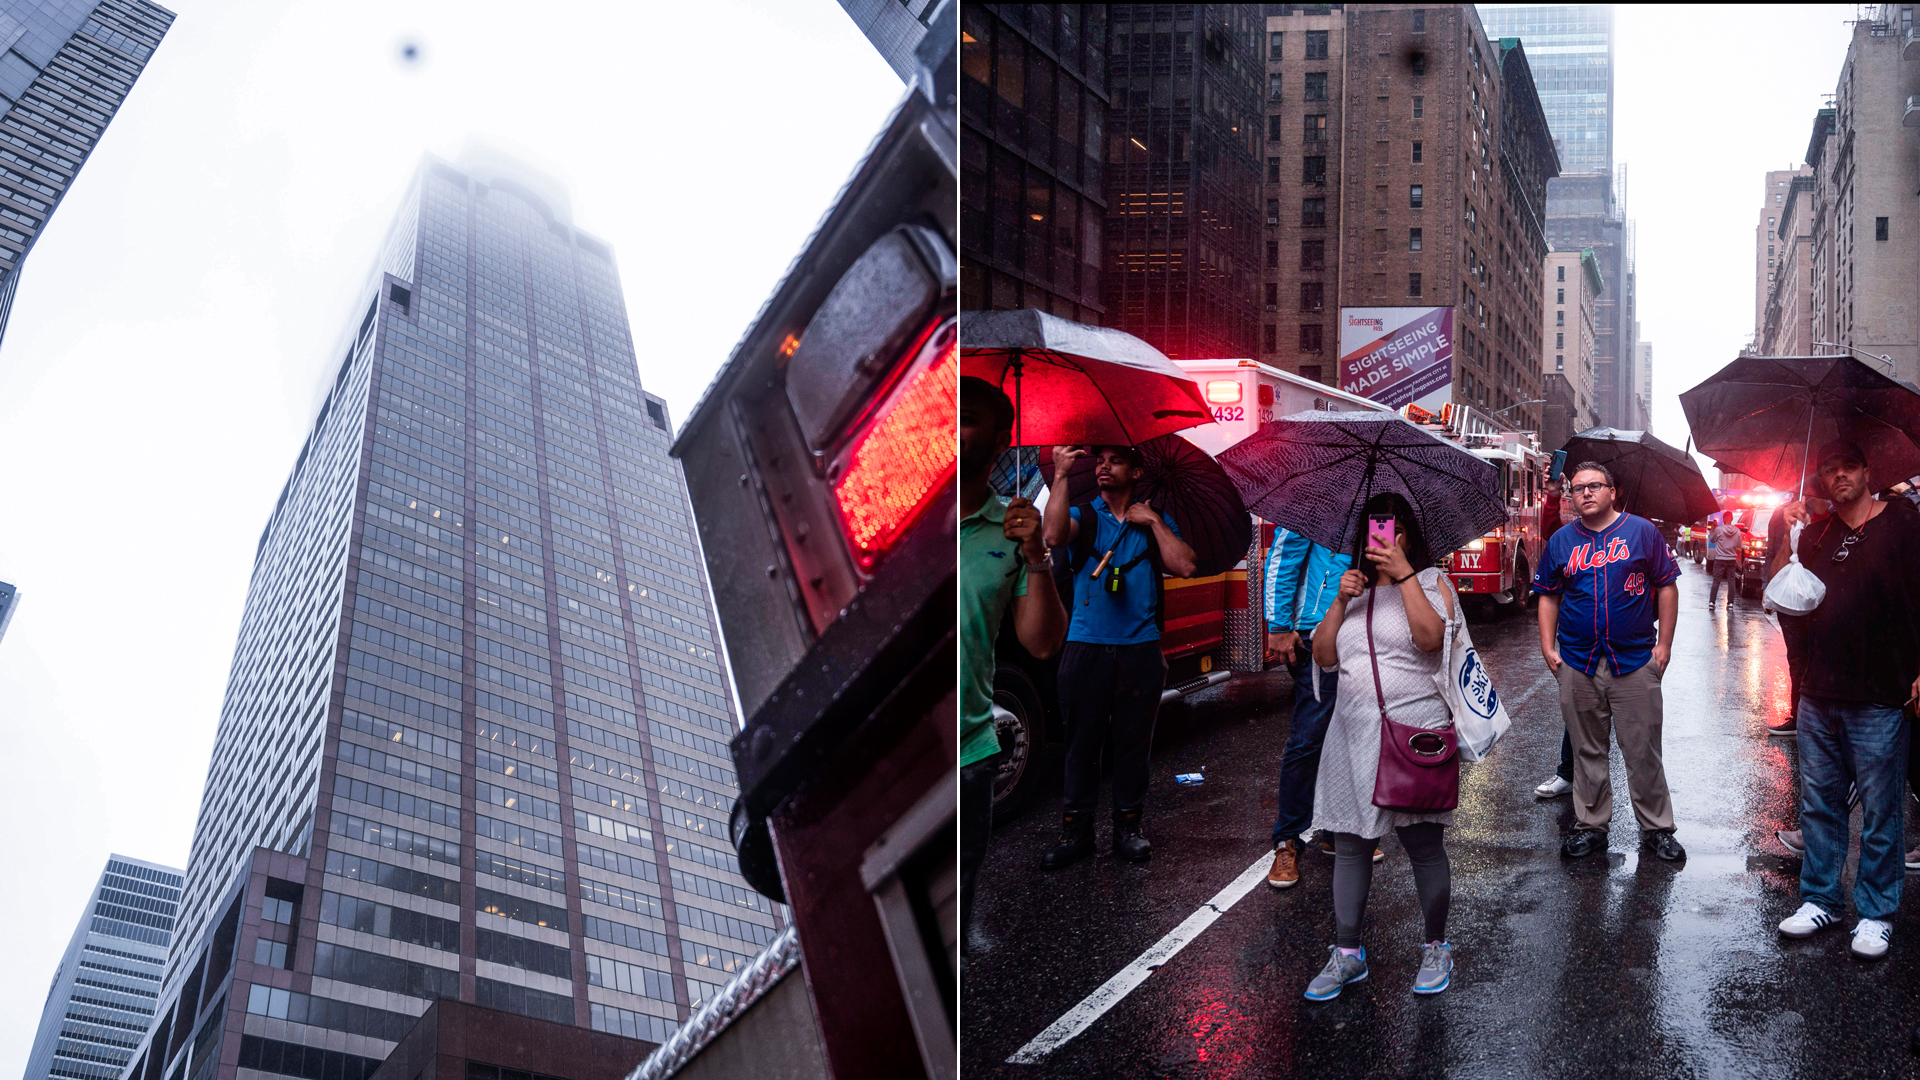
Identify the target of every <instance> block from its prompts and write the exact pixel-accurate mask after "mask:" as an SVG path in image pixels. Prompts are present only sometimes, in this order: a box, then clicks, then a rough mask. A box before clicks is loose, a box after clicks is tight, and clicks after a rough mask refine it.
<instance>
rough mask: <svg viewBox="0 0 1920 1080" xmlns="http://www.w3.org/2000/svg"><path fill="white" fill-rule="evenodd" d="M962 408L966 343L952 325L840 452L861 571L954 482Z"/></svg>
mask: <svg viewBox="0 0 1920 1080" xmlns="http://www.w3.org/2000/svg"><path fill="white" fill-rule="evenodd" d="M959 405H960V349H959V339H958V336H957V335H956V334H955V333H954V324H953V323H952V322H951V321H949V322H948V323H947V324H946V325H945V326H942V327H941V328H940V329H939V330H938V331H937V332H936V333H934V334H932V335H930V336H929V337H928V339H927V341H926V343H925V344H924V345H922V346H921V348H920V350H919V355H917V356H915V357H914V359H913V361H912V363H911V364H910V365H909V366H908V368H907V370H906V371H905V372H904V373H903V374H902V375H901V377H900V378H899V380H898V381H897V382H896V383H895V384H894V387H893V390H892V391H891V392H890V393H889V394H888V395H887V397H886V398H885V400H883V401H882V402H881V403H880V406H879V408H877V409H875V410H873V411H872V412H871V413H869V414H868V416H867V418H866V419H865V420H864V421H863V422H862V424H861V426H860V428H859V429H858V430H857V431H856V432H855V434H854V435H853V437H852V438H851V439H850V440H849V441H848V443H847V448H846V449H845V450H844V451H842V452H841V454H840V455H839V460H840V462H841V469H840V477H839V479H838V480H837V481H836V482H835V483H834V486H833V496H834V501H835V503H836V505H837V506H838V508H839V511H840V524H841V527H842V529H843V530H845V532H846V536H847V545H848V546H849V547H850V548H852V549H853V554H854V558H855V560H856V561H857V562H858V563H859V564H860V569H862V570H871V569H873V567H874V564H876V563H878V562H879V561H880V558H881V556H883V555H885V554H886V552H887V549H888V548H889V547H892V546H893V542H894V541H895V540H897V539H899V537H900V535H901V534H902V533H904V532H905V531H906V529H907V526H909V525H911V524H913V522H914V520H915V519H916V518H918V517H919V516H920V514H921V512H922V511H924V510H925V509H926V507H927V505H928V504H929V503H930V502H932V496H933V495H934V493H935V492H936V491H938V490H939V488H940V486H941V485H942V484H944V483H949V482H951V481H952V479H953V473H954V465H955V462H956V461H957V459H958V455H959V442H958V438H957V436H956V435H955V433H954V427H953V418H954V415H955V414H956V412H957V411H958V410H959Z"/></svg>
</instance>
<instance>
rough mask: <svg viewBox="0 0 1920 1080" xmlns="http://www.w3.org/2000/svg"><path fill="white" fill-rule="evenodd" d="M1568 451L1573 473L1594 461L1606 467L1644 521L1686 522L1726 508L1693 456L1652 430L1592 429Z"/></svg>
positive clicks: (1570, 442) (1629, 506) (1623, 501)
mask: <svg viewBox="0 0 1920 1080" xmlns="http://www.w3.org/2000/svg"><path fill="white" fill-rule="evenodd" d="M1566 450H1567V471H1568V472H1572V471H1573V470H1574V467H1575V466H1577V465H1579V464H1581V463H1583V462H1588V461H1591V462H1594V463H1595V464H1598V465H1605V466H1606V467H1607V471H1608V472H1610V473H1612V474H1613V482H1614V483H1615V484H1618V485H1619V487H1620V502H1621V505H1622V506H1623V507H1624V508H1625V509H1627V510H1631V511H1632V512H1634V513H1636V514H1639V515H1640V516H1641V517H1645V518H1658V519H1660V520H1661V521H1670V522H1673V523H1674V524H1685V523H1686V522H1689V521H1699V520H1700V519H1701V518H1703V517H1706V516H1707V515H1708V514H1712V513H1716V512H1718V511H1719V509H1720V500H1719V499H1716V498H1714V497H1713V489H1712V488H1710V487H1708V486H1707V478H1706V477H1704V476H1702V475H1700V465H1699V463H1698V462H1696V461H1694V460H1693V455H1692V454H1689V453H1687V452H1686V451H1684V450H1681V449H1680V448H1679V447H1677V446H1668V445H1667V444H1666V443H1663V442H1661V441H1660V440H1659V439H1656V438H1654V437H1653V435H1652V434H1651V433H1649V432H1645V431H1622V430H1620V429H1619V428H1610V427H1595V428H1588V429H1587V430H1585V431H1583V432H1581V433H1580V434H1578V435H1575V436H1574V437H1573V438H1571V439H1569V440H1567V446H1566Z"/></svg>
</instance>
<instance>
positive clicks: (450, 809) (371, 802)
mask: <svg viewBox="0 0 1920 1080" xmlns="http://www.w3.org/2000/svg"><path fill="white" fill-rule="evenodd" d="M333 797H334V798H335V799H336V800H345V801H347V802H356V803H361V804H364V805H367V806H372V807H377V808H379V809H381V810H385V811H387V812H389V813H394V814H401V815H403V816H406V817H413V818H419V819H421V820H423V821H430V822H432V823H433V824H435V825H440V826H443V827H446V828H450V829H458V828H459V827H460V808H459V807H457V806H448V805H447V804H445V803H440V802H434V801H433V800H432V799H429V798H426V797H425V796H421V795H414V794H411V793H409V792H405V791H399V790H396V789H394V788H388V787H381V786H379V785H377V784H370V783H368V782H366V781H365V780H358V779H354V778H353V777H349V776H345V775H340V774H336V775H335V776H334V778H333Z"/></svg>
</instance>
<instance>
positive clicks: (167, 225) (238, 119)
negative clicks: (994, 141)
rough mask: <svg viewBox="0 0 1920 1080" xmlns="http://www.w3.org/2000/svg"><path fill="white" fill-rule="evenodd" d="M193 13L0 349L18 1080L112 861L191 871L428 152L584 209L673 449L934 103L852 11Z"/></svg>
mask: <svg viewBox="0 0 1920 1080" xmlns="http://www.w3.org/2000/svg"><path fill="white" fill-rule="evenodd" d="M162 2H163V3H164V4H166V6H169V7H172V8H173V9H175V10H176V11H178V12H179V18H178V20H177V21H176V22H175V23H174V25H173V29H172V31H171V32H170V33H169V34H168V35H167V39H166V41H165V42H164V43H163V44H162V45H161V47H160V49H159V51H158V52H157V53H156V54H155V57H154V60H153V62H152V63H151V64H150V65H149V66H148V68H147V70H146V73H145V74H144V75H143V76H142V77H141V79H140V81H139V83H138V84H137V85H136V86H135V88H134V91H133V94H132V96H131V98H130V99H129V100H128V102H127V104H126V105H125V106H124V107H123V109H122V110H121V112H120V115H119V116H118V118H116V119H115V120H114V122H113V125H112V127H111V128H110V129H109V130H108V133H107V135H106V138H105V139H104V141H103V142H102V144H101V146H100V147H99V149H98V150H97V151H96V152H95V153H94V155H93V159H92V160H91V161H90V162H89V163H88V164H87V166H86V168H85V170H84V171H83V172H82V173H81V176H80V179H79V181H78V183H76V184H75V185H74V188H73V190H72V192H71V193H70V194H69V195H68V196H67V199H66V201H65V203H64V204H63V205H62V206H61V207H60V210H59V212H58V213H57V214H56V215H55V216H54V217H53V219H52V222H51V224H50V226H49V227H48V229H47V231H46V233H45V235H43V236H42V237H41V239H40V242H39V246H38V247H37V248H36V249H35V250H34V252H33V254H32V255H31V256H30V257H29V258H28V260H27V263H26V268H25V274H24V277H23V279H22V284H21V287H20V292H19V296H18V299H17V301H16V302H15V304H14V309H13V318H12V323H11V325H10V326H9V328H8V331H7V335H6V339H5V343H4V346H0V580H4V581H10V582H13V583H15V584H17V585H18V586H19V587H20V588H21V591H22V602H21V605H20V608H19V613H18V615H17V616H16V617H15V618H14V620H13V625H12V627H11V629H10V630H9V631H8V633H7V637H6V640H5V641H4V642H0V736H4V745H5V747H6V751H5V753H4V754H0V805H4V806H5V807H6V808H7V809H6V813H5V814H4V820H5V822H6V824H5V826H4V827H3V828H0V866H4V867H6V868H7V872H8V874H9V875H10V876H11V878H12V880H13V882H14V883H15V885H14V887H13V888H11V889H9V890H8V892H7V898H6V909H7V917H6V918H4V919H0V957H5V958H6V960H5V964H4V965H0V966H4V969H5V971H6V972H7V977H6V978H0V1078H4V1077H16V1076H19V1075H20V1073H21V1071H22V1070H23V1069H24V1068H25V1066H26V1056H27V1052H28V1050H29V1048H30V1046H31V1043H32V1039H33V1032H34V1028H35V1026H36V1025H37V1023H38V1021H39V1016H40V1008H41V1005H42V1003H43V1001H44V999H45V996H46V989H47V980H48V979H49V978H51V977H52V975H53V971H54V967H55V965H56V964H57V963H58V961H59V955H60V952H61V951H62V950H63V949H64V948H65V946H66V942H67V939H68V936H69V934H70V933H71V931H72V929H73V927H74V924H75V921H76V920H77V919H78V918H79V916H80V912H81V905H82V903H83V902H84V900H85V898H86V895H87V892H88V890H89V889H90V888H91V886H92V884H93V881H94V879H95V877H96V876H97V875H98V874H99V872H100V869H101V867H102V866H103V865H104V863H105V861H106V857H107V854H108V853H109V852H110V851H118V852H123V853H125V854H128V855H132V856H136V857H142V858H147V859H153V860H158V861H160V862H166V863H171V864H173V865H175V866H184V865H185V861H186V858H187V850H188V846H189V845H190V843H191V841H192V833H193V819H194V816H195V814H196V813H197V812H198V809H199V803H200V791H201V785H202V783H203V782H204V779H205V776H206V768H207V760H208V755H209V752H210V749H211V746H212V739H213V732H214V726H215V724H216V722H217V720H218V717H219V710H220V700H221V695H222V693H223V691H224V689H225V685H226V676H227V666H228V662H229V660H230V659H231V656H232V651H233V644H234V639H235V635H236V633H237V631H238V628H239V621H240V612H241V607H242V604H243V602H244V600H245V595H246V585H247V577H248V574H249V572H250V571H251V567H252V559H253V551H254V543H255V541H256V540H258V538H259V536H260V529H261V528H262V526H263V525H264V524H265V523H266V519H267V515H268V513H269V512H270V511H271V510H272V509H273V501H274V499H275V497H276V496H277V495H278V494H279V491H280V487H281V484H282V483H283V482H284V481H285V479H286V475H287V471H288V469H289V468H290V467H291V466H292V464H293V459H294V456H295V455H296V454H297V453H298V452H299V447H300V441H301V439H302V438H303V437H304V435H305V433H306V430H307V427H308V425H309V424H310V423H311V421H312V410H313V408H314V407H315V406H316V404H317V399H316V397H315V394H316V386H317V384H318V382H319V380H320V379H321V378H323V376H324V374H326V373H330V372H331V370H332V366H333V365H334V364H336V363H337V362H338V360H339V357H338V356H337V355H334V354H333V348H334V344H335V342H336V340H337V339H338V336H339V334H340V331H341V329H342V324H343V323H344V322H346V321H348V320H350V319H352V320H357V319H358V317H359V311H358V310H357V308H356V307H355V303H354V301H355V295H354V294H355V292H356V290H358V289H359V288H360V287H361V285H362V283H363V282H364V281H365V279H366V275H367V271H368V268H369V267H370V266H371V265H372V263H373V260H374V256H375V254H376V251H377V248H378V245H379V243H380V240H381V238H382V236H383V235H384V232H385V229H386V226H387V223H388V221H389V220H390V218H391V217H392V215H393V212H394V210H395V208H396V207H397V206H398V203H399V198H400V195H401V192H402V188H403V186H404V185H405V183H406V181H407V179H408V178H409V176H410V175H411V173H412V170H413V168H414V166H415V164H416V163H417V162H418V161H419V158H420V155H421V153H422V152H425V151H433V152H436V153H440V154H442V155H446V156H451V155H453V154H454V153H456V152H457V151H458V149H459V147H460V145H461V143H462V141H463V140H464V138H465V136H467V135H468V134H469V133H482V134H486V135H490V136H493V137H495V138H497V139H504V140H507V141H508V142H509V143H511V144H517V145H518V146H520V147H523V148H524V149H525V151H526V152H527V153H528V154H529V155H530V157H531V159H532V160H534V161H536V162H537V163H538V164H541V165H542V166H544V167H545V168H547V169H548V171H550V172H553V173H554V174H555V175H557V176H558V177H559V178H560V179H562V180H563V181H565V182H566V183H568V185H569V186H570V187H571V189H572V193H573V208H574V218H575V221H576V223H577V224H578V225H579V226H580V227H581V228H583V229H585V230H587V231H589V232H592V233H594V234H596V235H598V236H600V237H603V238H605V239H607V240H609V241H610V242H611V243H612V244H613V247H614V251H615V254H616V257H617V259H618V261H619V266H620V270H621V276H622V279H623V282H624V284H625V288H626V296H627V309H628V313H629V317H630V319H631V320H632V323H633V328H634V336H635V338H636V341H635V344H636V346H637V351H638V355H639V361H640V375H641V379H642V381H643V382H644V383H645V385H646V387H647V388H648V389H649V390H651V391H653V392H655V393H658V394H661V395H662V396H664V397H665V398H667V400H668V402H669V403H670V405H671V407H672V412H673V415H674V418H675V420H676V422H677V421H678V420H679V419H680V418H682V417H684V416H685V415H686V413H687V412H688V410H689V409H690V408H691V407H692V405H693V403H694V401H695V400H697V398H698V397H699V394H700V392H701V390H702V389H703V388H704V387H705V386H706V384H707V381H708V380H709V379H710V378H711V376H712V375H713V373H714V372H715V371H716V370H717V369H718V367H719V365H720V364H721V362H722V361H724V360H725V359H726V356H727V353H728V351H729V350H730V349H731V347H732V346H733V343H734V342H735V341H736V340H737V339H738V338H739V336H740V334H741V332H742V331H743V330H744V329H745V328H746V325H747V323H748V321H749V320H750V319H751V318H752V317H753V315H754V313H755V312H756V311H757V310H758V309H759V307H760V304H761V302H762V301H764V300H765V299H766V297H767V295H768V294H769V293H770V292H771V291H772V289H773V286H774V284H775V282H776V281H777V280H778V279H779V276H780V273H781V272H782V271H783V270H784V269H785V268H786V265H787V263H788V261H789V260H791V259H792V258H793V256H794V255H795V254H796V253H797V252H798V251H799V249H800V245H801V244H802V243H803V242H804V241H805V239H806V237H807V235H808V234H809V233H811V232H812V230H813V227H814V225H815V224H816V223H817V222H818V220H819V218H820V216H821V214H822V213H823V212H824V211H825V209H826V207H827V204H828V202H829V201H830V200H831V199H832V198H833V195H834V193H835V192H836V191H837V190H838V189H839V187H840V185H841V183H843V182H844V181H845V180H846V178H847V176H848V175H849V174H850V173H851V172H852V170H853V167H854V165H855V164H856V163H857V162H858V161H859V159H860V156H861V154H862V153H863V151H864V150H865V149H866V146H867V144H868V142H869V141H870V140H871V139H872V137H873V136H874V134H875V133H876V132H877V131H878V130H879V128H880V125H881V123H882V121H883V120H884V119H885V118H886V116H887V114H888V112H889V111H890V110H891V109H892V107H893V106H894V104H895V103H896V102H897V101H898V100H899V98H900V96H901V94H902V92H903V88H902V86H901V84H900V81H899V79H898V78H897V77H896V76H895V75H894V74H893V72H892V70H891V69H889V68H888V67H887V66H886V64H885V63H884V62H883V61H882V60H881V59H880V56H879V54H878V53H876V52H875V51H874V50H873V48H872V46H870V45H869V44H868V43H867V40H866V39H865V38H864V37H863V36H861V34H860V32H859V30H858V28H856V27H855V26H854V25H853V22H852V20H850V19H848V18H847V16H846V14H845V13H844V12H843V11H842V10H841V9H840V7H839V6H838V5H837V4H835V3H834V2H833V0H763V2H761V3H758V4H755V3H747V2H742V0H703V2H702V3H698V4H637V3H603V4H589V3H561V2H558V0H549V2H545V3H538V4H532V3H525V2H520V3H482V2H474V0H461V2H458V3H454V2H448V3H439V4H435V3H423V2H404V0H401V2H396V0H382V2H379V3H371V2H364V0H363V2H341V0H327V2H324V3H305V4H297V5H296V4H292V3H284V2H270V0H235V2H226V3H223V2H216V0H162ZM406 41H413V42H417V43H418V45H419V46H420V49H421V60H420V61H419V62H418V63H417V64H415V65H412V66H408V65H406V64H403V63H402V62H401V60H400V50H401V46H402V43H403V42H406Z"/></svg>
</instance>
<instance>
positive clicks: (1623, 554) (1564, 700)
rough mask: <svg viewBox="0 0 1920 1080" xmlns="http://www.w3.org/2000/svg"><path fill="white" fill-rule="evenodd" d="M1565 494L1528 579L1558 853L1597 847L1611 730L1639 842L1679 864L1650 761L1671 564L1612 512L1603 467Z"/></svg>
mask: <svg viewBox="0 0 1920 1080" xmlns="http://www.w3.org/2000/svg"><path fill="white" fill-rule="evenodd" d="M1567 494H1568V495H1569V496H1571V497H1572V499H1573V505H1574V508H1575V509H1576V510H1578V511H1579V513H1580V520H1579V521H1576V522H1573V523H1572V524H1570V525H1568V526H1567V527H1566V528H1564V529H1561V530H1560V531H1559V532H1556V533H1554V534H1553V537H1552V538H1551V539H1549V540H1548V541H1547V550H1546V554H1545V555H1544V556H1542V557H1541V559H1540V572H1539V573H1538V574H1537V575H1535V576H1534V579H1533V588H1534V591H1535V592H1538V593H1539V594H1540V652H1541V653H1542V654H1543V655H1544V656H1545V657H1546V658H1547V666H1548V667H1549V668H1551V669H1552V670H1553V673H1554V677H1555V678H1556V679H1558V680H1559V683H1560V712H1561V714H1562V715H1563V716H1564V717H1565V718H1566V722H1567V733H1568V734H1569V735H1570V736H1571V737H1572V739H1573V808H1574V813H1575V815H1576V817H1577V818H1578V822H1577V824H1576V825H1575V827H1574V831H1573V834H1572V835H1571V836H1568V837H1567V838H1566V840H1565V842H1563V843H1562V844H1561V845H1560V851H1561V853H1562V854H1565V855H1568V856H1571V857H1573V858H1579V857H1581V856H1583V855H1590V854H1592V853H1593V852H1595V851H1605V850H1606V848H1607V827H1608V825H1609V824H1611V823H1612V821H1613V782H1612V780H1611V779H1610V778H1609V775H1608V767H1607V740H1608V734H1609V731H1610V730H1611V732H1612V734H1613V737H1614V738H1616V739H1618V740H1619V743H1620V756H1621V757H1623V758H1625V759H1626V764H1627V792H1628V794H1629V795H1630V796H1631V797H1632V800H1633V816H1634V817H1635V818H1637V819H1639V822H1640V840H1641V844H1642V845H1643V846H1646V847H1649V848H1651V849H1652V850H1653V853H1654V855H1656V856H1658V857H1659V858H1661V859H1665V860H1667V861H1668V862H1672V861H1674V860H1677V859H1684V858H1686V854H1687V853H1686V850H1685V849H1683V848H1682V847H1681V846H1680V842H1679V841H1678V840H1676V839H1674V837H1673V804H1672V800H1671V799H1669V798H1668V796H1667V772H1666V767H1665V765H1663V764H1662V762H1661V760H1660V719H1661V717H1660V678H1661V676H1662V675H1664V674H1666V670H1667V660H1668V659H1669V657H1671V656H1672V654H1673V624H1674V619H1675V617H1676V616H1677V615H1678V613H1679V610H1680V587H1679V585H1677V584H1676V582H1677V581H1678V580H1679V579H1680V565H1679V564H1678V563H1676V562H1674V561H1673V553H1672V552H1671V551H1669V550H1668V549H1667V543H1666V541H1665V540H1664V539H1662V538H1661V536H1660V531H1659V530H1658V529H1656V528H1655V527H1654V525H1653V522H1651V521H1648V520H1647V519H1646V518H1643V517H1636V516H1634V515H1633V514H1623V513H1621V512H1619V511H1618V510H1615V509H1614V508H1613V504H1614V501H1615V499H1616V498H1617V492H1616V490H1615V488H1614V485H1613V474H1612V473H1610V472H1608V471H1607V470H1606V468H1604V467H1603V466H1600V465H1597V464H1595V463H1593V462H1590V461H1587V462H1581V463H1580V464H1579V465H1577V466H1575V467H1574V469H1573V473H1572V477H1571V479H1570V480H1569V482H1568V484H1567ZM1656 620H1657V622H1658V632H1657V634H1656V630H1655V623H1656Z"/></svg>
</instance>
